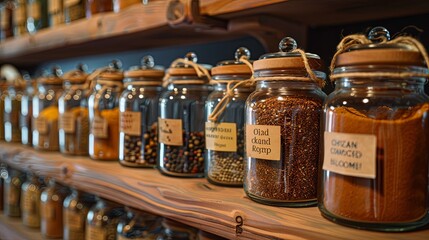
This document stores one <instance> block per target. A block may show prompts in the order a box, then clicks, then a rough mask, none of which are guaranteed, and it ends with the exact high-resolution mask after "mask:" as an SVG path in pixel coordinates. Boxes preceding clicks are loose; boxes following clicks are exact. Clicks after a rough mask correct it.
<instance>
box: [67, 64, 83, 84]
mask: <svg viewBox="0 0 429 240" xmlns="http://www.w3.org/2000/svg"><path fill="white" fill-rule="evenodd" d="M87 71H88V66H87V65H85V64H82V63H81V64H78V65H77V66H76V69H74V70H71V71H69V72H66V73H64V76H63V78H64V81H67V82H69V83H71V84H81V83H84V82H85V81H86V79H87V77H88V74H87Z"/></svg>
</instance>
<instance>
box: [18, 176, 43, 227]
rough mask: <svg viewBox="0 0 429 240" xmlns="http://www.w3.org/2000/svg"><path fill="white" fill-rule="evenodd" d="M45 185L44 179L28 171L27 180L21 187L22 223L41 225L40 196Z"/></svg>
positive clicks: (31, 225)
mask: <svg viewBox="0 0 429 240" xmlns="http://www.w3.org/2000/svg"><path fill="white" fill-rule="evenodd" d="M43 187H44V185H43V181H41V179H40V178H39V177H38V176H36V175H35V174H34V173H31V172H28V173H27V181H26V182H25V183H23V184H22V188H21V189H22V190H21V213H22V214H21V215H22V223H23V224H24V225H25V226H27V227H33V228H39V227H40V196H41V194H42V188H43Z"/></svg>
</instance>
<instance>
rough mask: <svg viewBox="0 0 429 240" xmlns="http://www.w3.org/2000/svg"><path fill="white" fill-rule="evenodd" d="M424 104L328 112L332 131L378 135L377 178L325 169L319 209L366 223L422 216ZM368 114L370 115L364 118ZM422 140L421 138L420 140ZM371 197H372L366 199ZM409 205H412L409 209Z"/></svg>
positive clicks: (425, 173) (426, 106)
mask: <svg viewBox="0 0 429 240" xmlns="http://www.w3.org/2000/svg"><path fill="white" fill-rule="evenodd" d="M428 112H429V104H423V105H420V106H416V107H413V108H409V109H405V110H404V109H401V110H399V109H398V110H396V109H391V108H388V107H378V108H376V109H375V110H374V111H371V112H359V111H357V110H356V109H354V108H351V107H337V108H335V109H334V110H331V111H329V116H330V118H331V120H332V122H335V124H332V125H331V129H330V131H331V132H342V133H359V134H374V135H376V136H377V155H376V156H377V157H376V171H377V172H376V174H377V178H376V179H368V178H360V177H353V176H346V175H341V174H336V173H333V172H330V173H329V178H327V179H326V180H325V182H324V186H323V187H324V190H323V191H324V193H323V196H324V197H323V199H322V201H323V204H324V207H325V208H326V209H327V210H328V211H330V212H332V213H334V214H336V215H338V216H341V217H343V218H350V219H353V220H359V221H366V222H374V221H375V222H411V221H416V220H418V219H421V218H422V217H423V216H425V214H427V212H426V209H427V202H428V199H427V186H428V162H429V161H428V154H427V149H425V148H423V147H422V146H424V144H423V145H422V143H421V141H427V139H428V136H429V128H424V129H425V131H421V130H422V127H421V126H422V125H425V126H427V125H428V124H429V118H428ZM369 116H372V117H369ZM425 139H426V140H425ZM368 200H371V201H368ZM411 206H412V207H411Z"/></svg>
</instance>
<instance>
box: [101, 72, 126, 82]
mask: <svg viewBox="0 0 429 240" xmlns="http://www.w3.org/2000/svg"><path fill="white" fill-rule="evenodd" d="M123 78H124V73H123V72H121V71H107V72H102V73H100V75H98V77H97V80H108V81H122V79H123Z"/></svg>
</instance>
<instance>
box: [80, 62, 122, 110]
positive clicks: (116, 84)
mask: <svg viewBox="0 0 429 240" xmlns="http://www.w3.org/2000/svg"><path fill="white" fill-rule="evenodd" d="M109 70H112V67H111V66H109V67H102V68H98V69H96V70H95V71H94V72H93V73H91V74H90V75H89V76H88V78H87V79H88V81H89V83H90V89H93V88H94V86H95V84H100V85H101V86H102V87H101V88H100V89H99V90H97V92H96V94H95V98H94V110H95V112H97V113H98V112H99V111H98V107H99V105H100V99H101V97H102V93H103V92H104V91H106V90H107V89H109V88H112V87H113V88H117V89H119V90H120V89H122V87H123V84H122V81H118V80H113V79H105V78H103V79H97V78H98V77H99V76H100V75H101V74H102V73H104V72H107V71H109Z"/></svg>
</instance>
